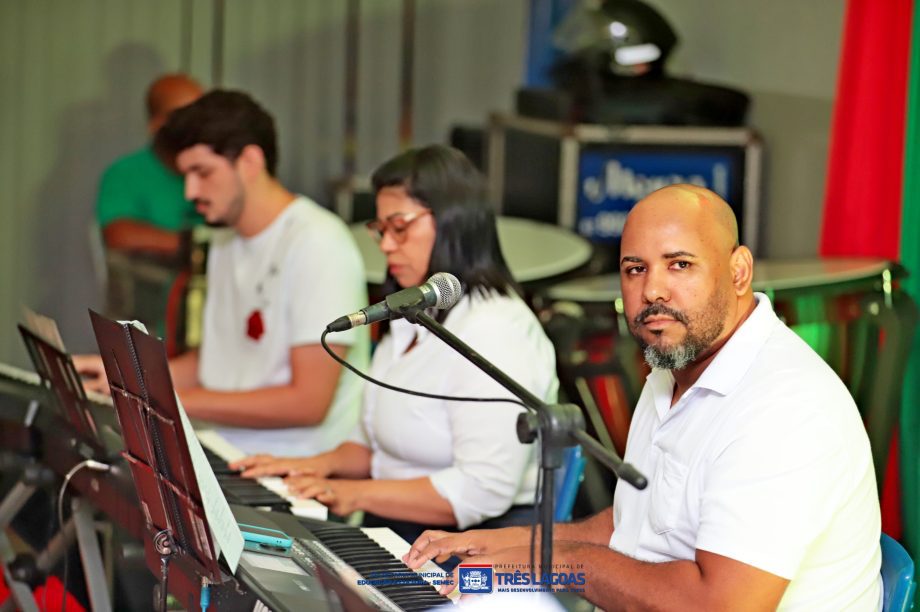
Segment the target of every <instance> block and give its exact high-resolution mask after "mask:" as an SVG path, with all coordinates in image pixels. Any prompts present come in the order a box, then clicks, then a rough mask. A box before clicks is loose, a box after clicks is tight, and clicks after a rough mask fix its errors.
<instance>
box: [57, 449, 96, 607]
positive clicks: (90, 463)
mask: <svg viewBox="0 0 920 612" xmlns="http://www.w3.org/2000/svg"><path fill="white" fill-rule="evenodd" d="M83 468H89V469H91V470H95V471H97V472H108V471H109V470H111V469H112V466H111V465H108V464H105V463H102V462H101V461H96V460H94V459H86V460H84V461H81V462H80V463H78V464H77V465H75V466H73V467H72V468H70V471H69V472H67V475H66V476H64V484H62V485H61V490H60V492H59V493H58V504H57V509H58V525H60V527H61V534H62V535H63V531H64V492H65V491H67V485H68V484H70V479H71V478H73V477H74V475H75V474H76V473H77V472H79V471H80V470H82V469H83ZM61 582H62V587H63V593H62V594H61V610H64V608H65V605H66V603H67V551H66V550H65V551H64V576H63V580H62V581H61ZM46 588H47V586H46Z"/></svg>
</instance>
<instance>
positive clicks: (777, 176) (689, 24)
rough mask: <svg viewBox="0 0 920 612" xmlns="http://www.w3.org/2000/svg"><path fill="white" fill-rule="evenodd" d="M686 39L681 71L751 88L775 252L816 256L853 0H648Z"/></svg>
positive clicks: (768, 252)
mask: <svg viewBox="0 0 920 612" xmlns="http://www.w3.org/2000/svg"><path fill="white" fill-rule="evenodd" d="M646 2H648V3H649V4H650V5H652V6H654V7H655V8H657V9H658V10H660V11H661V13H662V14H663V15H664V16H665V17H666V18H667V19H668V21H670V22H671V25H672V26H673V27H674V29H675V30H677V31H678V35H679V37H680V43H679V46H678V48H677V49H676V50H675V52H674V54H673V56H672V58H671V62H670V64H669V67H670V68H671V69H672V72H674V73H676V74H680V75H682V76H689V77H693V78H697V79H699V80H705V81H712V82H718V83H721V84H725V85H728V86H731V87H737V88H739V89H741V90H744V91H746V92H747V93H748V94H750V96H751V98H752V105H751V113H750V124H751V126H753V127H754V128H756V129H757V130H758V131H759V132H760V133H761V135H762V136H763V138H764V141H765V149H766V168H765V170H766V176H765V178H766V181H765V184H764V200H763V206H762V210H763V217H764V218H763V219H762V222H763V223H764V228H763V232H762V233H761V236H763V241H762V246H763V248H762V251H763V255H765V256H769V257H795V256H814V255H815V254H816V253H817V250H818V237H819V234H820V227H821V210H822V207H823V203H824V175H825V169H826V162H827V153H828V136H829V131H830V122H831V111H832V106H833V99H834V94H835V87H836V82H837V62H838V55H839V52H840V45H841V33H842V29H843V14H844V7H845V5H846V3H845V2H844V1H843V0H806V1H802V0H771V1H769V2H762V1H758V0H706V1H705V2H704V1H701V0H646Z"/></svg>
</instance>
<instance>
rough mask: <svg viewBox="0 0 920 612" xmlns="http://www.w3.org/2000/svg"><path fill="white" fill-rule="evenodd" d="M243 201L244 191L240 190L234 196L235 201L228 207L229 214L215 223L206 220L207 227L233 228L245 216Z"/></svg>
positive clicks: (231, 201)
mask: <svg viewBox="0 0 920 612" xmlns="http://www.w3.org/2000/svg"><path fill="white" fill-rule="evenodd" d="M243 200H244V195H243V192H242V190H240V191H239V192H238V193H237V194H236V195H235V196H233V199H232V200H230V205H229V206H228V207H227V213H226V214H225V215H224V216H223V217H221V218H219V219H215V220H214V221H208V220H205V225H207V226H208V227H214V228H224V227H232V226H233V225H235V224H236V222H237V221H239V220H240V216H241V215H242V214H243Z"/></svg>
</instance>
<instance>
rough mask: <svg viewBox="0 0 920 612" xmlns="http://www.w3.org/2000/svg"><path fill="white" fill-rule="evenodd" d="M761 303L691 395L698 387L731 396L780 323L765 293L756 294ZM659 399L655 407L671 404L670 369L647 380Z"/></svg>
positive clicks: (659, 372) (733, 335) (716, 357)
mask: <svg viewBox="0 0 920 612" xmlns="http://www.w3.org/2000/svg"><path fill="white" fill-rule="evenodd" d="M754 299H755V301H756V302H757V306H756V307H755V308H754V312H752V313H751V316H749V317H748V318H747V320H745V322H744V323H742V324H741V327H739V328H738V329H737V330H736V331H735V333H734V334H732V336H731V338H729V339H728V341H727V342H726V343H725V344H724V345H723V346H722V349H721V350H720V351H719V353H718V354H717V355H716V356H715V358H714V359H713V360H712V362H711V363H710V364H709V367H707V368H706V369H705V370H704V371H703V373H702V375H700V377H699V379H698V380H697V381H696V383H694V384H693V386H692V387H691V388H690V389H689V390H688V391H687V395H689V394H690V393H691V392H693V390H694V389H696V388H702V389H708V390H710V391H713V392H715V393H718V394H719V395H723V396H724V395H728V394H729V393H731V392H732V391H733V390H734V388H735V387H737V386H738V384H739V383H740V382H741V380H742V379H743V378H744V375H745V374H746V373H747V371H748V370H749V369H750V367H751V364H753V363H754V360H755V359H756V358H757V354H758V353H759V352H760V350H761V349H762V348H763V345H764V344H765V343H766V341H767V338H768V337H769V336H770V334H771V333H772V331H773V328H774V327H775V326H776V324H777V323H778V322H779V319H778V318H777V316H776V314H775V313H774V312H773V305H772V304H771V303H770V298H768V297H767V296H766V295H765V294H763V293H755V294H754ZM647 382H648V384H650V385H651V391H652V394H653V397H654V399H655V406H656V407H657V408H659V413H660V412H661V410H660V408H661V407H662V406H664V407H665V410H666V411H667V409H668V408H670V406H671V396H672V395H673V392H674V376H673V375H672V374H671V371H670V370H658V369H656V370H652V372H651V374H649V376H648V379H647Z"/></svg>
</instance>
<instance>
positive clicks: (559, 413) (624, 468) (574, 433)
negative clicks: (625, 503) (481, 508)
mask: <svg viewBox="0 0 920 612" xmlns="http://www.w3.org/2000/svg"><path fill="white" fill-rule="evenodd" d="M402 314H403V315H404V316H405V317H406V318H407V319H409V320H410V321H412V322H413V323H416V324H418V325H421V326H422V327H424V328H425V329H427V330H428V331H430V332H431V333H432V334H434V335H435V336H437V337H438V338H440V339H441V340H443V341H444V343H445V344H447V345H448V346H450V347H451V348H452V349H454V350H455V351H457V352H458V353H460V355H461V356H463V357H464V358H465V359H466V360H467V361H469V362H471V363H472V364H473V365H475V366H476V367H478V368H479V369H480V370H482V371H483V372H485V373H486V374H488V375H489V376H490V377H491V378H492V379H493V380H495V381H496V382H497V383H498V384H500V385H501V386H503V387H504V388H505V389H507V390H508V391H511V393H513V394H514V395H515V396H516V397H517V398H518V399H520V400H521V402H523V403H524V404H525V405H526V406H527V407H528V408H530V409H531V410H533V411H534V412H536V413H537V414H536V416H537V418H532V417H530V415H521V416H522V417H525V418H519V419H518V438H519V439H520V440H521V442H523V443H528V442H533V440H534V438H535V436H536V431H537V429H539V431H540V435H541V442H542V444H541V448H540V454H541V466H542V467H543V470H544V471H543V485H542V486H543V499H542V500H541V508H540V516H541V523H542V529H541V538H540V540H541V547H540V558H541V566H542V568H543V570H544V571H549V572H551V571H552V555H553V553H552V549H553V546H552V545H553V501H554V495H553V490H554V482H553V472H554V470H555V469H557V468H558V467H560V465H561V457H562V448H564V447H566V446H573V445H574V444H576V443H578V444H581V445H582V447H583V448H584V449H585V451H587V452H588V453H590V454H591V455H593V456H594V457H595V458H596V459H597V460H598V461H600V462H601V463H603V464H604V465H605V466H607V467H608V468H609V469H610V470H611V471H613V473H614V474H616V475H617V478H622V479H623V480H625V481H626V482H628V483H630V484H631V485H633V486H634V487H636V488H637V489H644V488H645V486H646V485H647V484H648V481H647V480H646V478H645V477H644V476H643V475H642V474H640V473H639V471H638V470H636V469H635V468H634V467H633V466H631V465H629V464H628V463H625V462H624V461H623V460H622V459H620V458H619V457H617V456H616V454H614V453H613V452H611V451H610V450H608V449H606V448H605V447H604V446H602V445H601V444H600V443H599V442H597V441H596V440H595V439H594V438H592V437H591V436H589V435H588V434H587V433H585V431H584V427H585V425H584V417H583V416H582V414H581V411H580V410H578V409H577V407H575V406H571V405H565V404H563V405H554V406H549V405H547V404H546V403H545V402H543V401H542V400H541V399H540V398H538V397H537V396H535V395H534V394H533V393H531V392H530V391H528V390H527V389H525V388H524V387H522V386H521V385H520V384H518V383H517V382H516V381H515V380H514V379H512V378H511V377H510V376H508V375H507V374H505V373H504V372H502V371H501V370H500V369H498V368H497V367H496V366H495V365H494V364H493V363H492V362H490V361H489V360H488V359H486V358H485V357H483V356H482V355H480V354H479V353H478V352H476V351H475V350H474V349H473V348H472V347H470V346H469V345H468V344H467V343H465V342H464V341H463V340H461V339H460V338H458V337H457V336H455V335H454V334H452V333H451V332H450V331H448V330H447V329H445V328H444V326H443V325H441V324H440V323H438V322H437V321H435V320H434V319H433V318H432V317H431V316H429V315H428V314H427V313H426V312H425V311H424V310H417V311H415V310H410V309H406V311H405V312H403V313H402ZM572 409H574V410H572ZM528 417H530V418H528ZM533 569H535V568H533Z"/></svg>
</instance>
